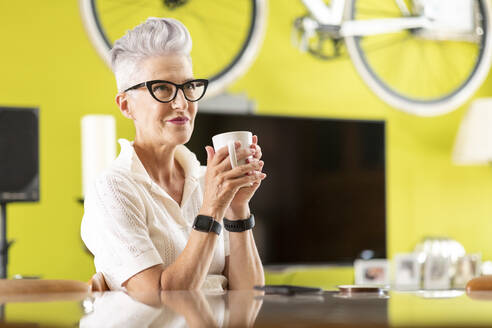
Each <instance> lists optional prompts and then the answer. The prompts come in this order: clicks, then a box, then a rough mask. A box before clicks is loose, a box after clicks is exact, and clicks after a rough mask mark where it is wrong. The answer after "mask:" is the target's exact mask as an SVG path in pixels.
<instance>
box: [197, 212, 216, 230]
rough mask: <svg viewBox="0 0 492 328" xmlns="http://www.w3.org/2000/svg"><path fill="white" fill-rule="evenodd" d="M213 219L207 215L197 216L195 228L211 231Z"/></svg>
mask: <svg viewBox="0 0 492 328" xmlns="http://www.w3.org/2000/svg"><path fill="white" fill-rule="evenodd" d="M211 224H212V220H211V219H209V218H207V217H205V216H200V215H199V216H197V217H196V220H195V224H194V226H193V228H195V229H196V230H199V231H210V225H211Z"/></svg>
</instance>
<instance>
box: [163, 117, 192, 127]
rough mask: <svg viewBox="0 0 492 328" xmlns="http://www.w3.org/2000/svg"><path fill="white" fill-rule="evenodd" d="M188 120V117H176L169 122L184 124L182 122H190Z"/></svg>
mask: <svg viewBox="0 0 492 328" xmlns="http://www.w3.org/2000/svg"><path fill="white" fill-rule="evenodd" d="M188 121H189V120H188V118H186V117H176V118H173V119H172V120H169V121H168V122H170V123H173V124H178V125H182V124H186V123H188Z"/></svg>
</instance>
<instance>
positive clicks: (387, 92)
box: [345, 0, 492, 116]
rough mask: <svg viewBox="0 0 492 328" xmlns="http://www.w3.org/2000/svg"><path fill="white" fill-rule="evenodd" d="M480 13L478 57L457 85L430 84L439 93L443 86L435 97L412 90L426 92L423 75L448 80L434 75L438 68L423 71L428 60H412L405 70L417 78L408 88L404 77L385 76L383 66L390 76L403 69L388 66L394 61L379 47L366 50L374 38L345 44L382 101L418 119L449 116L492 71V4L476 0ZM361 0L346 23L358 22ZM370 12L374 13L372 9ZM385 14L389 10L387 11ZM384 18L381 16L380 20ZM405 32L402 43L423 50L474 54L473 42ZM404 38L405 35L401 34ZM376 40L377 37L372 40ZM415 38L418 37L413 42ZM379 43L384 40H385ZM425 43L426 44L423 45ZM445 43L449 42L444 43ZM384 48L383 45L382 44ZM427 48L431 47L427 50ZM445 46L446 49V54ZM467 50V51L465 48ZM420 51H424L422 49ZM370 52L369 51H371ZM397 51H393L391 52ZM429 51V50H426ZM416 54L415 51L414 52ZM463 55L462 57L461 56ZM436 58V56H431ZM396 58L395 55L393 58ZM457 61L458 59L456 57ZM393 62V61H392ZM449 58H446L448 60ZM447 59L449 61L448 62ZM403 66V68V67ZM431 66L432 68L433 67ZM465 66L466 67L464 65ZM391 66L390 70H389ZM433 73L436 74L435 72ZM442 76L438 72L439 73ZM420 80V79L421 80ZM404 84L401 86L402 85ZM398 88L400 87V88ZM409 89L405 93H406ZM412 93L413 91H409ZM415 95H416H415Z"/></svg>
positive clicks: (351, 39) (349, 11)
mask: <svg viewBox="0 0 492 328" xmlns="http://www.w3.org/2000/svg"><path fill="white" fill-rule="evenodd" d="M377 1H378V5H381V4H382V3H384V1H383V0H377ZM477 1H478V2H477V8H478V9H477V10H478V11H479V14H480V16H481V18H482V20H481V21H480V24H481V25H480V26H481V29H482V30H483V34H482V37H480V38H479V39H480V41H479V44H478V45H477V46H476V49H474V50H473V51H475V52H476V54H475V57H474V58H472V57H466V59H467V60H468V59H469V60H468V62H467V64H468V65H469V70H468V71H467V72H466V73H465V74H462V75H463V76H459V79H460V80H459V81H458V82H456V83H454V82H453V83H454V85H452V82H447V81H446V84H449V86H446V87H441V86H437V84H435V85H434V84H431V83H430V84H428V86H427V89H430V88H434V89H436V90H437V88H438V87H441V88H442V90H438V91H436V94H435V95H432V96H416V95H415V94H416V92H415V91H413V90H416V89H417V88H420V87H421V89H423V90H424V89H425V88H426V86H425V84H424V82H423V81H425V80H423V78H422V75H423V74H427V75H429V76H430V75H436V76H437V78H436V79H435V81H443V80H444V79H445V77H443V76H441V75H439V74H436V72H435V67H430V70H424V69H422V67H421V65H423V62H425V61H420V62H419V61H418V59H415V58H413V59H412V60H413V61H414V64H417V65H414V66H411V67H410V70H408V68H406V70H407V73H408V74H407V75H412V76H413V75H414V76H415V78H414V79H413V80H411V79H408V80H407V81H408V82H409V83H408V85H405V83H406V82H405V81H406V80H405V78H401V79H399V81H402V82H399V81H397V78H392V80H391V81H390V77H387V76H383V74H382V67H383V66H386V69H387V70H388V72H390V74H393V75H395V74H398V73H396V72H397V71H398V69H400V71H399V74H401V70H402V68H401V67H391V64H388V62H391V60H387V61H386V62H385V63H383V61H382V59H381V58H382V56H383V55H382V54H383V52H381V51H380V52H379V54H376V50H378V49H377V48H376V47H373V48H372V49H364V47H366V48H368V46H367V45H368V44H369V43H368V42H367V41H365V44H364V40H367V39H368V38H371V37H357V36H355V37H346V38H345V42H346V45H347V50H348V52H349V55H350V57H351V60H352V62H353V64H354V66H355V68H356V71H357V72H358V73H359V75H360V76H361V78H362V79H363V81H364V82H365V83H366V84H367V86H368V87H369V88H370V89H371V90H372V91H373V92H374V93H375V94H376V95H377V96H378V97H379V98H381V99H382V100H383V101H385V102H386V103H388V104H389V105H391V106H393V107H395V108H396V109H399V110H402V111H404V112H406V113H409V114H414V115H418V116H436V115H442V114H446V113H449V112H451V111H453V110H454V109H456V108H458V107H459V106H460V105H462V104H463V103H464V102H466V100H467V99H469V98H470V97H471V96H472V95H473V94H474V92H475V91H476V90H477V89H478V88H479V87H480V86H481V84H482V83H483V81H484V80H485V78H486V77H487V74H488V72H489V69H490V62H491V55H492V29H491V24H490V13H491V6H490V3H489V2H488V1H487V0H477ZM361 2H362V1H361V0H351V1H350V2H349V3H348V5H347V7H346V11H345V19H346V20H354V19H356V15H357V10H358V9H357V4H360V3H361ZM360 7H362V6H360ZM371 10H374V8H373V7H372V8H371ZM385 10H386V11H387V10H388V8H386V9H385ZM379 18H381V17H379ZM402 33H407V35H406V36H405V37H406V38H407V39H402V40H401V42H407V41H412V42H413V43H415V44H413V46H416V45H417V46H420V47H422V49H431V50H432V49H433V50H432V51H434V50H435V51H439V52H441V54H442V55H446V56H449V55H450V52H446V51H445V50H446V49H448V50H449V49H450V48H451V47H455V51H454V52H453V55H456V54H457V52H456V49H458V50H459V51H461V52H462V53H463V52H464V51H471V50H470V49H472V48H471V47H472V45H471V44H470V43H467V44H464V43H463V42H462V43H460V44H458V41H456V42H454V43H453V42H452V41H449V40H448V41H446V40H444V41H438V40H430V41H429V40H419V39H417V38H416V37H414V36H412V35H413V34H412V33H411V32H410V31H404V32H402ZM402 35H403V34H402ZM372 38H373V39H374V37H372ZM412 38H415V39H414V40H413V39H412ZM380 40H383V39H382V38H381V39H380ZM412 42H408V43H407V45H406V48H407V49H406V51H410V50H411V49H410V46H411V44H412ZM424 42H426V43H424ZM445 42H446V43H445ZM381 44H382V45H383V43H381ZM383 46H387V47H389V46H394V44H390V43H388V45H383ZM424 47H428V48H424ZM443 47H446V49H444V51H443ZM465 47H466V49H465ZM422 49H421V50H422ZM369 50H370V51H369ZM392 51H393V52H394V50H392ZM425 51H426V50H422V51H421V52H423V54H422V55H423V56H428V55H429V54H428V53H427V54H426V53H425ZM427 51H428V50H427ZM389 52H390V50H388V49H386V51H385V52H384V53H385V54H386V56H387V55H388V54H389ZM414 52H415V51H414ZM462 53H461V54H460V56H461V55H462ZM405 55H408V52H401V56H402V57H403V56H405ZM431 55H434V56H436V54H435V53H434V54H432V53H431ZM376 56H379V57H381V58H377V59H375V58H376ZM391 56H393V57H395V55H391ZM455 58H457V57H455ZM393 59H394V58H393ZM441 59H442V58H441ZM445 59H446V58H445ZM400 60H403V59H402V58H398V60H397V61H400ZM446 60H447V59H446ZM378 61H379V62H380V63H381V65H380V66H381V68H380V67H377V62H378ZM437 62H438V61H434V62H433V65H436V64H435V63H437ZM400 66H401V65H400ZM431 66H432V65H431ZM438 66H440V67H441V66H442V65H441V62H439V65H438ZM463 66H464V65H463ZM388 67H389V69H388ZM397 68H398V69H397ZM451 68H452V66H448V67H442V69H441V72H440V73H445V72H446V71H445V70H450V69H451ZM433 70H434V72H433ZM438 73H439V72H438ZM418 74H420V77H417V75H418ZM452 78H456V76H453V77H452ZM419 79H421V80H419ZM425 83H429V81H425ZM399 84H401V86H400V85H399ZM397 85H398V86H397ZM405 88H406V90H405ZM410 90H412V91H410ZM425 92H426V93H427V94H430V91H428V90H425ZM412 93H413V94H412Z"/></svg>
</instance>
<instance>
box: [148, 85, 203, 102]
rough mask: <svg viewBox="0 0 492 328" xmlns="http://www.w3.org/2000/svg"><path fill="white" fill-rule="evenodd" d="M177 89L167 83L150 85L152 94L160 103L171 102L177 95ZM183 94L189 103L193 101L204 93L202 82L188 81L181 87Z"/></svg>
mask: <svg viewBox="0 0 492 328" xmlns="http://www.w3.org/2000/svg"><path fill="white" fill-rule="evenodd" d="M176 89H177V87H176V86H175V85H174V84H171V83H167V82H157V83H154V84H152V93H153V94H154V96H155V97H156V98H157V99H159V100H162V101H171V100H172V99H173V98H174V97H175V96H176V93H177V90H176ZM183 92H184V95H185V97H186V99H188V100H189V101H195V100H198V99H200V97H201V96H202V95H203V93H204V92H205V83H203V82H202V81H189V82H187V83H185V84H184V85H183Z"/></svg>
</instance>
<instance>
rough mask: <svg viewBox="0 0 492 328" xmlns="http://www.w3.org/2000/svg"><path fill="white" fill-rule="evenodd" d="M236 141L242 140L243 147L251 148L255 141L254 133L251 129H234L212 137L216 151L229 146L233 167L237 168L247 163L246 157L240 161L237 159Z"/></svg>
mask: <svg viewBox="0 0 492 328" xmlns="http://www.w3.org/2000/svg"><path fill="white" fill-rule="evenodd" d="M236 141H240V142H241V148H244V149H249V146H250V145H251V144H252V143H253V134H252V133H251V132H249V131H233V132H225V133H221V134H217V135H215V136H213V137H212V143H213V145H214V149H215V151H218V150H219V149H220V148H222V147H225V146H227V149H228V150H229V155H230V156H229V158H230V160H231V166H232V168H235V167H236V166H238V165H243V164H246V159H243V160H240V161H238V160H237V157H236V147H235V145H234V143H235V142H236ZM241 148H240V149H241ZM250 157H252V156H250Z"/></svg>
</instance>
